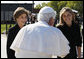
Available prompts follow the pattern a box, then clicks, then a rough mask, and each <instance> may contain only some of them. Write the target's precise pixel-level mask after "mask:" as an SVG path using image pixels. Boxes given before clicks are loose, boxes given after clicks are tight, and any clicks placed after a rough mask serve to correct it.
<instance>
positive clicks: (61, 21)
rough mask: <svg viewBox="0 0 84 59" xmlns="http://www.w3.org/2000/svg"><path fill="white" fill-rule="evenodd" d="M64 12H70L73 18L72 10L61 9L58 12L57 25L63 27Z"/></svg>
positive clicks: (67, 8)
mask: <svg viewBox="0 0 84 59" xmlns="http://www.w3.org/2000/svg"><path fill="white" fill-rule="evenodd" d="M66 11H68V12H70V13H71V14H72V16H73V12H72V9H70V8H69V7H64V8H62V9H61V11H60V16H59V19H60V21H59V25H63V24H64V20H63V14H64V13H65V12H66Z"/></svg>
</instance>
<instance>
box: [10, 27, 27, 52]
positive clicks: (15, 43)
mask: <svg viewBox="0 0 84 59" xmlns="http://www.w3.org/2000/svg"><path fill="white" fill-rule="evenodd" d="M25 30H26V29H25V27H23V28H21V29H20V31H19V32H18V34H17V35H16V37H15V39H14V41H13V43H12V45H11V47H10V49H12V50H15V51H16V50H18V47H19V46H20V43H21V41H22V40H23V37H24V34H25Z"/></svg>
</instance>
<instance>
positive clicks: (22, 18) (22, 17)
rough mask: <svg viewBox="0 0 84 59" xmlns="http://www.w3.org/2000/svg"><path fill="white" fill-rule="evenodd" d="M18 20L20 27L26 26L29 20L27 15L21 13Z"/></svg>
mask: <svg viewBox="0 0 84 59" xmlns="http://www.w3.org/2000/svg"><path fill="white" fill-rule="evenodd" d="M16 20H17V23H18V25H19V26H20V28H22V27H23V26H24V24H25V22H27V15H26V14H21V15H20V16H19V17H18V18H17V19H16Z"/></svg>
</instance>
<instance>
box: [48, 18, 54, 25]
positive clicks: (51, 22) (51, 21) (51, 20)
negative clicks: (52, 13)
mask: <svg viewBox="0 0 84 59" xmlns="http://www.w3.org/2000/svg"><path fill="white" fill-rule="evenodd" d="M48 24H49V25H50V26H53V18H52V17H51V18H50V19H49V22H48Z"/></svg>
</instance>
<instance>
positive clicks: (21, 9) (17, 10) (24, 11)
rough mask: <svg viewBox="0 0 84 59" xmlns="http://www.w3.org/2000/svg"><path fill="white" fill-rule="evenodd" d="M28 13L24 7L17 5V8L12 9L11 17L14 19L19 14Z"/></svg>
mask: <svg viewBox="0 0 84 59" xmlns="http://www.w3.org/2000/svg"><path fill="white" fill-rule="evenodd" d="M28 13H29V11H28V10H26V9H25V8H24V7H18V8H17V9H16V10H15V11H14V13H13V18H14V20H15V21H16V19H17V18H18V17H19V16H20V15H22V14H26V15H27V16H28Z"/></svg>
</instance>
